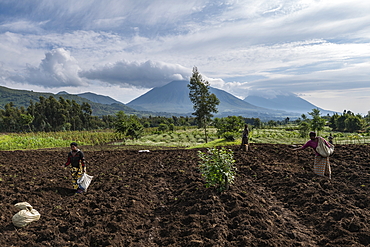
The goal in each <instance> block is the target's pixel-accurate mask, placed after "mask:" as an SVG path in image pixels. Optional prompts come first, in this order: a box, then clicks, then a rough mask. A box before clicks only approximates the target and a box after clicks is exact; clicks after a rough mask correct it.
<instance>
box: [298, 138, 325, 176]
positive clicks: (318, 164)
mask: <svg viewBox="0 0 370 247" xmlns="http://www.w3.org/2000/svg"><path fill="white" fill-rule="evenodd" d="M319 138H322V137H318V136H316V133H315V132H310V140H309V141H308V142H306V144H304V145H303V146H301V147H298V148H295V149H293V150H294V151H297V150H302V149H305V148H307V147H311V148H312V149H313V150H314V151H315V160H314V166H313V171H314V173H315V174H317V175H320V176H325V175H327V176H328V177H329V179H331V169H330V163H329V157H322V156H321V155H320V154H319V153H318V152H317V151H316V148H317V146H318V143H319ZM323 140H324V142H325V145H327V146H328V147H330V145H329V143H328V142H327V141H326V140H325V139H324V138H323Z"/></svg>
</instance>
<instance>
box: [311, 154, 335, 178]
mask: <svg viewBox="0 0 370 247" xmlns="http://www.w3.org/2000/svg"><path fill="white" fill-rule="evenodd" d="M313 172H314V173H315V174H317V175H319V176H325V175H326V176H328V177H329V179H331V169H330V163H329V157H322V156H319V155H316V156H315V162H314V165H313Z"/></svg>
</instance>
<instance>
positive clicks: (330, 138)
mask: <svg viewBox="0 0 370 247" xmlns="http://www.w3.org/2000/svg"><path fill="white" fill-rule="evenodd" d="M333 139H334V137H333V136H332V135H331V133H330V136H329V137H328V140H329V143H331V144H333Z"/></svg>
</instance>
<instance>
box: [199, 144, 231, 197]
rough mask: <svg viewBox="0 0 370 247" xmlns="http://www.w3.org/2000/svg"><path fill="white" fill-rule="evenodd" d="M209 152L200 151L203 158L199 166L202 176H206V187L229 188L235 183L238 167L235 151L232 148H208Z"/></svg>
mask: <svg viewBox="0 0 370 247" xmlns="http://www.w3.org/2000/svg"><path fill="white" fill-rule="evenodd" d="M207 150H208V152H206V153H203V152H202V151H199V152H198V156H199V158H200V159H201V161H200V162H199V168H200V171H201V173H202V176H203V177H205V180H206V187H207V188H209V187H211V186H215V187H218V189H219V191H220V192H221V191H224V190H227V189H229V185H230V184H232V183H234V179H235V174H236V170H237V169H236V167H235V160H234V158H233V152H232V151H231V150H230V149H225V148H224V147H222V148H221V149H217V148H208V149H207Z"/></svg>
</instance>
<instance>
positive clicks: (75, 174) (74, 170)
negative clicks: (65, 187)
mask: <svg viewBox="0 0 370 247" xmlns="http://www.w3.org/2000/svg"><path fill="white" fill-rule="evenodd" d="M82 174H83V168H82V166H81V165H80V167H72V166H71V175H72V186H73V189H75V190H77V189H78V184H77V180H78V179H79V178H80V177H82Z"/></svg>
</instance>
